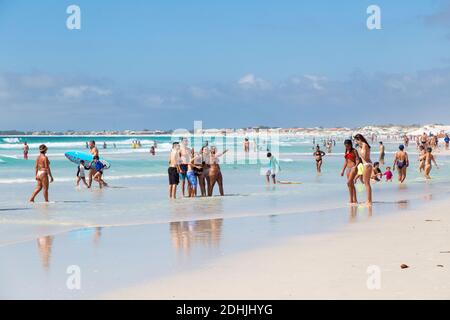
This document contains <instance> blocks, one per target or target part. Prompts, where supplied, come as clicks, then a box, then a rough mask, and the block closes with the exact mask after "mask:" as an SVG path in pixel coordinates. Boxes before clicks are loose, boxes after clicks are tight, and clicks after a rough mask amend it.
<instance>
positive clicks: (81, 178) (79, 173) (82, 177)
mask: <svg viewBox="0 0 450 320" xmlns="http://www.w3.org/2000/svg"><path fill="white" fill-rule="evenodd" d="M85 169H88V168H86V167H85V164H84V160H81V161H80V164H79V165H78V170H77V187H78V186H79V185H80V181H83V183H84V185H85V186H86V187H88V184H87V182H86V174H85V172H84V170H85Z"/></svg>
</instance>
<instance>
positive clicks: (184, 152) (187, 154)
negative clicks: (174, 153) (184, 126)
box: [179, 138, 191, 197]
mask: <svg viewBox="0 0 450 320" xmlns="http://www.w3.org/2000/svg"><path fill="white" fill-rule="evenodd" d="M188 143H189V142H188V139H186V138H183V140H182V141H181V146H179V147H180V148H179V150H180V159H181V164H180V171H179V173H180V180H181V193H182V194H183V197H184V196H185V186H186V179H187V170H188V165H189V163H190V162H191V149H190V148H189V147H188Z"/></svg>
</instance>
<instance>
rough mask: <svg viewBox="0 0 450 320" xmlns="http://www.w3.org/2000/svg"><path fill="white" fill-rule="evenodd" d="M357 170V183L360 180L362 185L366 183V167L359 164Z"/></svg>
mask: <svg viewBox="0 0 450 320" xmlns="http://www.w3.org/2000/svg"><path fill="white" fill-rule="evenodd" d="M356 169H357V171H358V172H357V173H356V177H355V183H357V182H358V180H359V181H361V183H364V180H363V175H364V165H363V164H362V162H360V163H359V164H358V166H357V167H356Z"/></svg>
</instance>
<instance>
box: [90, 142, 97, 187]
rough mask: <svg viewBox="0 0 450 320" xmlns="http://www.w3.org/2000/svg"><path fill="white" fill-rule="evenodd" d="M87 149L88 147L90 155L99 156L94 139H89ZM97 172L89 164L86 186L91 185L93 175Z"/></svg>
mask: <svg viewBox="0 0 450 320" xmlns="http://www.w3.org/2000/svg"><path fill="white" fill-rule="evenodd" d="M89 149H90V153H91V154H92V157H93V158H94V157H99V153H98V149H97V147H96V146H95V141H94V140H92V141H89ZM96 173H97V171H96V170H95V166H91V168H90V169H89V179H88V188H90V187H91V186H92V180H93V177H94V175H95V174H96Z"/></svg>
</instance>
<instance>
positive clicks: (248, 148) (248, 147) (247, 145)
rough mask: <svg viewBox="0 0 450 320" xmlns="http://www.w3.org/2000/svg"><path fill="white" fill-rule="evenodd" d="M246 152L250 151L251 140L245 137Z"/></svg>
mask: <svg viewBox="0 0 450 320" xmlns="http://www.w3.org/2000/svg"><path fill="white" fill-rule="evenodd" d="M244 152H245V153H249V152H250V141H248V138H245V139H244Z"/></svg>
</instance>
